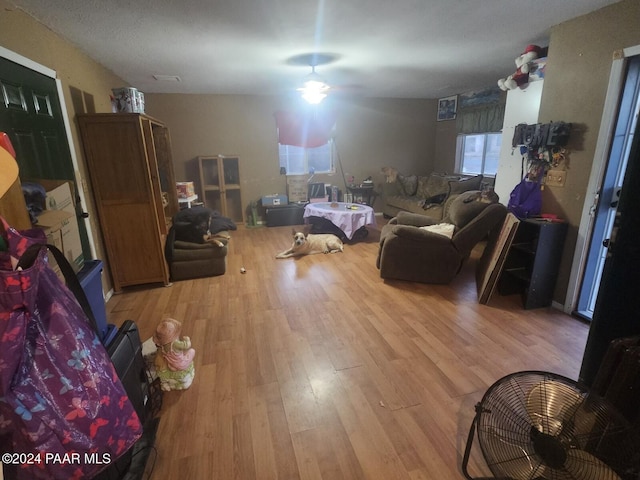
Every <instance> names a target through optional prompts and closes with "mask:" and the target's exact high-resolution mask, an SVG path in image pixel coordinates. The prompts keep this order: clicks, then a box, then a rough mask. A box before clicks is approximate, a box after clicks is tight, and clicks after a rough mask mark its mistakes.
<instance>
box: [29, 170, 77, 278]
mask: <svg viewBox="0 0 640 480" xmlns="http://www.w3.org/2000/svg"><path fill="white" fill-rule="evenodd" d="M71 191H72V190H71V183H70V182H63V183H61V184H60V185H59V186H57V187H55V188H53V189H52V190H49V191H47V196H46V199H45V207H46V210H45V211H44V212H42V214H40V216H39V217H38V225H37V226H39V227H42V228H44V229H45V233H46V231H47V230H49V231H50V230H53V229H56V228H57V229H59V230H60V232H61V238H62V248H61V249H60V250H62V252H63V253H64V256H65V257H66V259H67V260H68V261H69V263H70V264H71V266H72V267H73V269H74V271H75V272H78V270H80V269H81V268H82V265H84V255H83V253H82V242H81V241H80V231H79V229H78V219H77V217H76V209H75V205H74V202H73V195H72V194H71Z"/></svg>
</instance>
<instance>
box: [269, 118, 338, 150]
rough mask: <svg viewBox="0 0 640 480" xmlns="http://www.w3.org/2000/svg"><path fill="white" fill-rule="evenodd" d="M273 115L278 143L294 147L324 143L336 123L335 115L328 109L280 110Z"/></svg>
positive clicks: (329, 136)
mask: <svg viewBox="0 0 640 480" xmlns="http://www.w3.org/2000/svg"><path fill="white" fill-rule="evenodd" d="M275 117H276V126H277V127H278V143H280V144H282V145H294V146H296V147H305V148H314V147H319V146H321V145H324V144H326V143H327V142H328V141H329V140H330V139H331V133H332V131H333V127H334V126H335V124H336V116H335V114H334V112H332V111H329V110H317V109H314V110H309V111H285V110H280V111H278V112H276V113H275Z"/></svg>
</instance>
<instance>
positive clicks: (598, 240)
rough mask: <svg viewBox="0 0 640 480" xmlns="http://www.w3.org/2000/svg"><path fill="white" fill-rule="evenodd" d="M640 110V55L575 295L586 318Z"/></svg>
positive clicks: (631, 69)
mask: <svg viewBox="0 0 640 480" xmlns="http://www.w3.org/2000/svg"><path fill="white" fill-rule="evenodd" d="M639 112H640V56H636V57H633V58H631V59H630V61H629V65H628V68H627V73H626V80H625V84H624V91H623V93H622V98H621V101H620V105H619V108H618V115H617V120H616V127H615V131H614V135H613V138H612V142H611V149H610V152H609V159H608V161H607V167H606V172H605V175H604V178H603V181H602V186H601V187H600V191H599V199H598V204H597V206H596V207H595V219H594V226H593V232H592V237H591V243H590V246H589V252H588V254H587V262H586V266H585V272H584V277H583V280H582V287H581V289H580V296H579V298H578V304H577V312H576V313H578V314H579V315H580V316H581V317H583V318H585V319H587V320H591V319H592V316H593V312H594V309H595V303H596V299H597V296H598V290H599V288H600V281H601V277H602V271H603V269H604V264H605V260H606V258H607V252H608V246H609V240H610V238H611V232H612V230H613V226H614V222H615V218H616V213H617V208H618V204H619V197H620V193H621V188H622V183H623V181H624V178H625V172H626V169H627V164H628V160H629V154H630V148H631V143H632V140H633V137H634V131H635V128H636V123H637V121H638V114H639Z"/></svg>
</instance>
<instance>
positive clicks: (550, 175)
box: [544, 170, 567, 187]
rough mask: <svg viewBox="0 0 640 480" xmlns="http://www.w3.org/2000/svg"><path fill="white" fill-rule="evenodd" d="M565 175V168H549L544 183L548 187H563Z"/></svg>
mask: <svg viewBox="0 0 640 480" xmlns="http://www.w3.org/2000/svg"><path fill="white" fill-rule="evenodd" d="M566 176H567V172H566V170H549V171H548V172H547V177H546V179H545V181H544V184H545V185H548V186H550V187H564V182H565V180H566Z"/></svg>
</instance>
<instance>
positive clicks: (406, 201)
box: [387, 195, 422, 211]
mask: <svg viewBox="0 0 640 480" xmlns="http://www.w3.org/2000/svg"><path fill="white" fill-rule="evenodd" d="M387 205H390V206H392V207H396V208H401V209H403V210H409V211H415V210H421V209H422V199H420V198H418V197H417V196H416V197H407V196H405V195H394V196H392V197H389V198H387Z"/></svg>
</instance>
